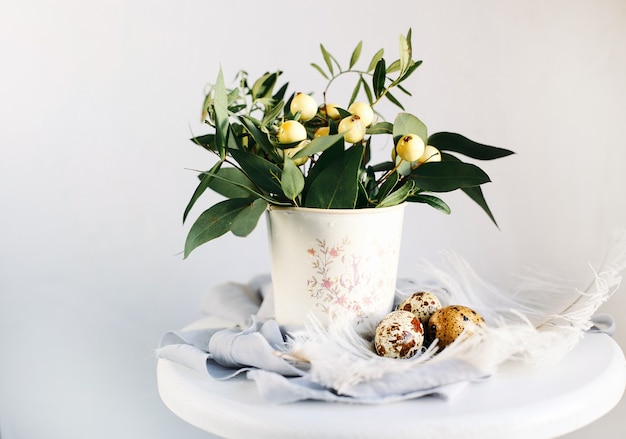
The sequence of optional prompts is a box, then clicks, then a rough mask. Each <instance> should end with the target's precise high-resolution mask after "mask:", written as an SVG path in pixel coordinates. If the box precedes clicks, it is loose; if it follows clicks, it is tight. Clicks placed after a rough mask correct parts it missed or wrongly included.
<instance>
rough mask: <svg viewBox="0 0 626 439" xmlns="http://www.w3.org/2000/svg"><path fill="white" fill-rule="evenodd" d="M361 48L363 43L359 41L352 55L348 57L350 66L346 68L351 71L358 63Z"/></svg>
mask: <svg viewBox="0 0 626 439" xmlns="http://www.w3.org/2000/svg"><path fill="white" fill-rule="evenodd" d="M362 48H363V41H359V44H357V45H356V47H355V48H354V50H353V51H352V55H351V56H350V64H349V67H348V68H350V69H351V68H352V67H354V65H355V64H356V63H357V62H358V61H359V58H360V56H361V49H362Z"/></svg>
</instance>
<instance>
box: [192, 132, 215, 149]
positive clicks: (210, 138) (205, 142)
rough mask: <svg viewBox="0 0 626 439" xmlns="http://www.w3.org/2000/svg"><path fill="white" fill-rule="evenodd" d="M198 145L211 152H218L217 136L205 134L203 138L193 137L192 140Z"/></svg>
mask: <svg viewBox="0 0 626 439" xmlns="http://www.w3.org/2000/svg"><path fill="white" fill-rule="evenodd" d="M190 140H191V141H192V142H193V143H195V144H196V145H200V146H201V147H203V148H205V149H208V150H209V151H215V152H217V145H216V142H215V134H204V135H202V136H197V137H192V138H191V139H190Z"/></svg>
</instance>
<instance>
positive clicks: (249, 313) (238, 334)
mask: <svg viewBox="0 0 626 439" xmlns="http://www.w3.org/2000/svg"><path fill="white" fill-rule="evenodd" d="M268 304H269V305H268ZM271 309H272V307H271V284H270V279H269V276H259V277H257V278H254V279H252V280H251V281H250V282H249V283H248V284H239V283H234V282H230V283H227V284H224V285H220V286H218V287H216V288H213V289H212V290H211V291H209V292H208V293H207V294H206V295H205V297H204V298H203V302H202V310H203V311H204V313H206V314H207V315H213V316H219V317H220V318H226V319H228V320H232V321H233V322H235V323H236V324H235V325H234V326H233V327H228V328H208V329H196V330H178V331H171V332H168V333H166V334H165V335H164V336H163V337H162V339H161V342H160V347H159V349H158V350H157V356H158V357H159V358H163V359H167V360H170V361H174V362H177V363H179V364H182V365H184V366H186V367H189V368H191V369H193V370H196V371H198V372H200V373H202V374H206V375H207V376H208V377H211V378H213V379H217V380H226V379H230V378H233V377H235V376H237V375H239V374H242V373H246V377H247V378H248V379H251V380H254V381H255V382H256V384H257V388H258V390H259V392H260V394H261V396H263V397H264V398H265V399H266V400H267V401H270V402H274V403H289V402H295V401H300V400H305V399H314V400H322V401H342V402H353V403H383V402H391V401H399V400H405V399H412V398H418V397H422V396H425V395H436V396H439V397H442V398H444V399H450V398H452V397H453V396H455V395H456V394H458V393H459V392H460V391H462V389H463V388H464V387H465V386H466V385H467V384H468V383H469V382H470V381H471V380H478V379H481V378H482V377H483V376H484V373H482V372H480V371H478V370H475V369H473V368H471V367H470V366H468V365H467V364H465V363H463V362H448V363H447V364H446V365H445V366H444V367H443V368H442V367H441V365H438V366H433V367H437V371H436V373H428V372H427V373H424V369H421V372H419V371H411V370H407V371H406V372H404V373H401V374H387V375H383V376H381V377H380V378H379V379H376V380H371V381H368V382H365V383H360V384H357V385H355V386H352V387H351V388H349V389H348V390H347V391H345V393H343V394H339V393H338V392H337V391H336V390H335V389H332V388H327V387H325V386H323V385H321V384H319V383H318V382H316V381H315V380H314V379H313V377H312V375H311V374H310V373H308V370H307V366H306V365H302V364H297V363H292V362H290V361H287V360H285V359H284V358H282V357H281V356H279V355H277V352H281V351H284V349H285V346H286V341H287V338H286V337H288V336H289V334H288V333H286V331H285V330H284V329H281V328H280V327H279V325H278V324H277V323H276V321H275V320H272V319H271V311H270V310H271Z"/></svg>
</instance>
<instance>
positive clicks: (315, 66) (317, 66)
mask: <svg viewBox="0 0 626 439" xmlns="http://www.w3.org/2000/svg"><path fill="white" fill-rule="evenodd" d="M311 67H313V68H314V69H315V70H317V71H318V72H320V74H321V75H322V76H323V77H324V79H330V78H329V77H328V75H327V74H326V73H325V72H324V70H322V68H321V67H320V66H319V65H317V64H315V63H311Z"/></svg>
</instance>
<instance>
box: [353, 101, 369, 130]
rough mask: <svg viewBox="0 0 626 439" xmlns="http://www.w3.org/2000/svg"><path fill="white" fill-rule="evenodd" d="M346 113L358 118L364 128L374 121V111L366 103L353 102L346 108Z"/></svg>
mask: <svg viewBox="0 0 626 439" xmlns="http://www.w3.org/2000/svg"><path fill="white" fill-rule="evenodd" d="M348 111H349V112H350V113H352V114H356V115H357V116H359V117H360V118H361V121H362V122H363V125H365V126H366V127H368V126H370V125H371V124H372V121H373V120H374V110H372V107H371V106H370V105H369V104H368V103H365V102H354V103H353V104H352V105H350V107H348Z"/></svg>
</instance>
